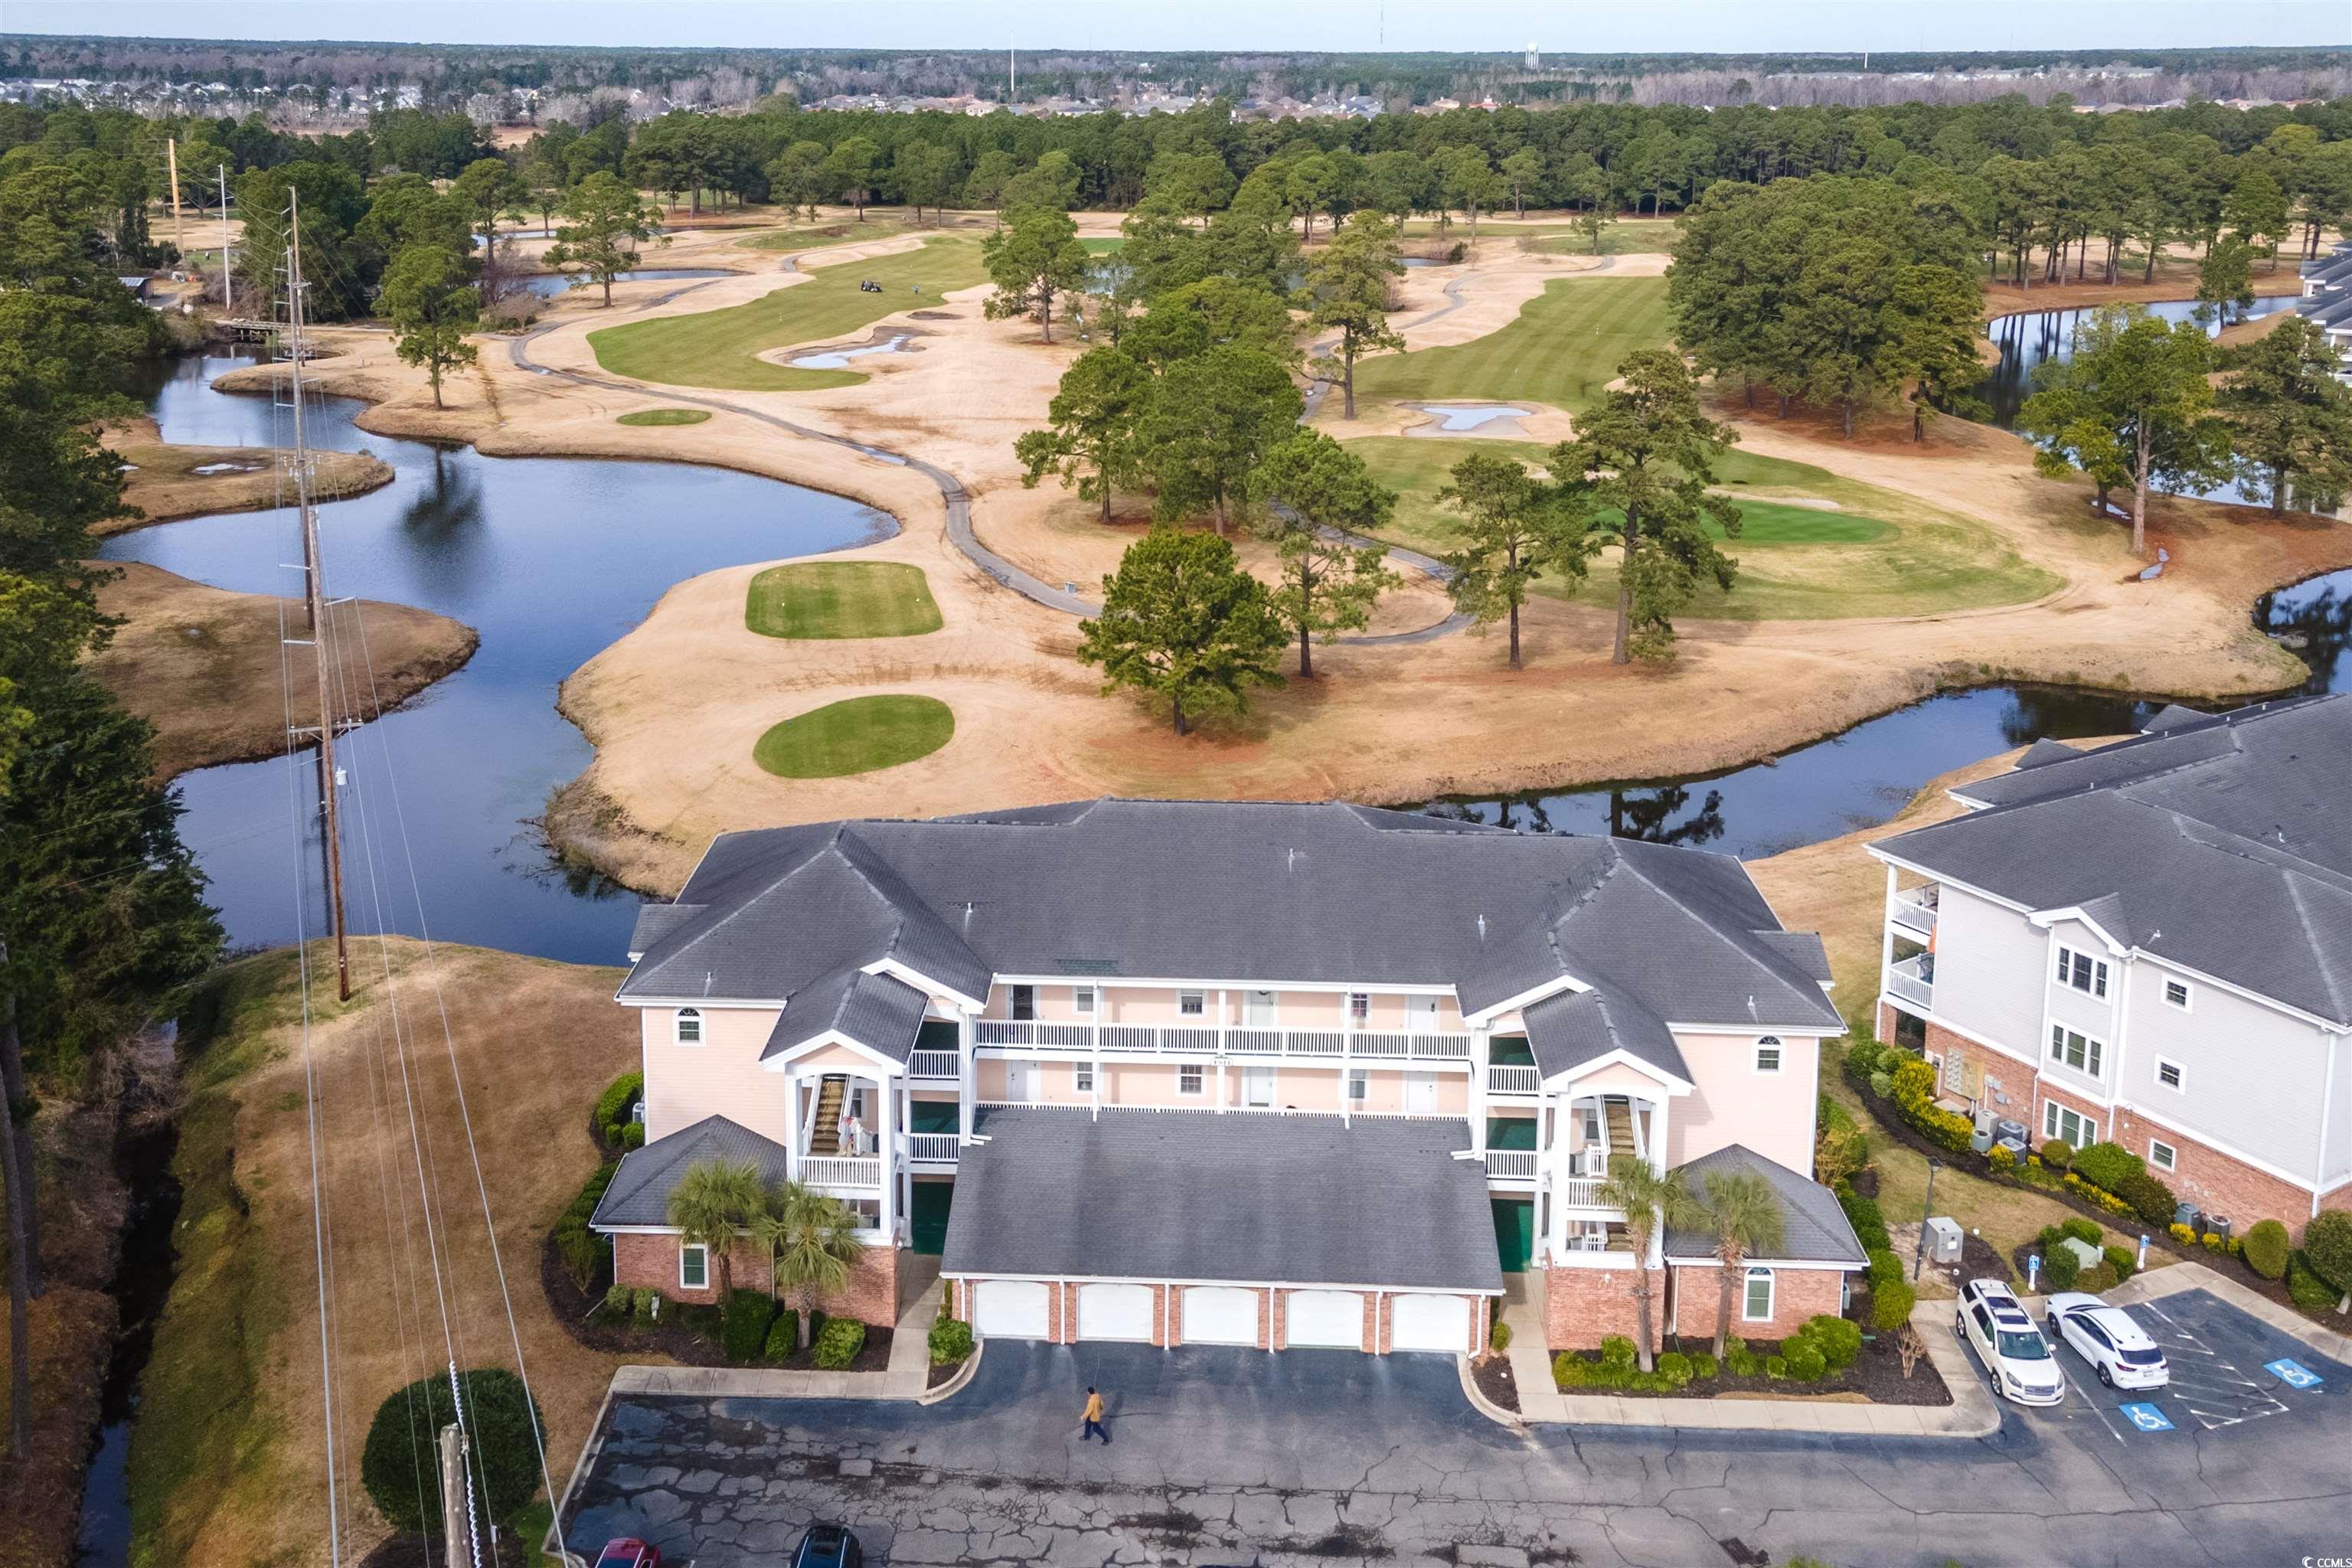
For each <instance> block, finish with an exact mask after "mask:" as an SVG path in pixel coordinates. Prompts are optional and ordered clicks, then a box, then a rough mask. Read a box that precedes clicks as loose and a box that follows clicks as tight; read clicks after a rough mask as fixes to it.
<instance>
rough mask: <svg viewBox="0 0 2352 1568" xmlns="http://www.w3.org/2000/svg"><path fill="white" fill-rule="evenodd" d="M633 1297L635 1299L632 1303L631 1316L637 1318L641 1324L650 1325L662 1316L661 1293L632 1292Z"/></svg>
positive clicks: (647, 1291)
mask: <svg viewBox="0 0 2352 1568" xmlns="http://www.w3.org/2000/svg"><path fill="white" fill-rule="evenodd" d="M632 1297H633V1299H632V1300H631V1302H630V1306H629V1311H630V1315H631V1316H633V1317H635V1319H636V1320H637V1321H639V1322H641V1323H650V1322H652V1321H654V1320H655V1319H656V1318H657V1317H659V1316H661V1292H660V1291H658V1290H637V1291H634V1292H632Z"/></svg>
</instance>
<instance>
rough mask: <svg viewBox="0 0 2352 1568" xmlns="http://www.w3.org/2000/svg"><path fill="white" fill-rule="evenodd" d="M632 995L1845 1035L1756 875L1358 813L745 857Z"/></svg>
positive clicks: (1119, 818)
mask: <svg viewBox="0 0 2352 1568" xmlns="http://www.w3.org/2000/svg"><path fill="white" fill-rule="evenodd" d="M679 902H680V904H681V905H687V906H694V912H692V913H690V914H687V915H684V916H680V917H677V918H675V919H674V921H671V922H668V923H667V925H666V926H664V927H663V928H662V929H660V930H659V931H657V932H656V933H655V937H654V940H653V941H652V942H650V943H649V945H647V946H646V947H645V948H644V949H643V950H642V952H643V954H644V956H643V957H642V959H641V960H640V961H639V962H638V963H637V965H636V967H635V970H634V971H633V972H632V973H631V974H630V976H629V978H628V980H627V982H626V983H625V984H623V986H622V988H621V994H622V995H623V996H625V997H630V996H638V997H647V998H655V997H676V996H685V997H697V996H714V997H716V996H731V997H736V998H740V999H745V1000H766V999H770V998H775V997H782V998H786V999H787V1011H788V1012H789V1010H790V1002H789V999H790V998H791V997H793V995H794V994H796V993H797V992H798V991H800V990H801V989H802V988H803V987H806V986H808V985H810V984H813V983H814V982H816V981H818V980H820V979H822V978H823V977H824V976H826V975H829V974H835V973H839V972H841V971H844V970H851V969H856V968H859V967H862V966H863V965H865V964H867V963H873V962H875V961H876V960H877V959H878V958H882V957H897V958H899V959H901V960H902V961H903V962H905V963H907V964H908V966H909V967H910V968H912V969H913V970H914V971H916V972H917V973H920V974H923V975H926V976H929V977H930V978H932V979H935V980H939V981H941V982H943V983H945V984H950V985H952V986H955V987H957V988H958V989H960V990H961V991H963V992H964V994H969V995H980V994H983V993H984V992H985V990H986V988H987V985H988V983H989V980H990V978H991V976H992V974H1061V973H1070V974H1079V973H1084V974H1103V975H1118V974H1128V975H1136V976H1149V977H1171V976H1176V977H1202V978H1206V977H1220V978H1227V979H1232V980H1255V981H1268V982H1275V983H1280V982H1285V981H1294V982H1321V983H1325V984H1333V983H1342V982H1347V981H1361V980H1366V979H1370V978H1374V977H1377V978H1379V979H1381V980H1384V981H1388V982H1391V983H1394V984H1426V985H1430V986H1433V987H1443V986H1453V987H1454V989H1455V990H1456V992H1457V994H1459V995H1460V996H1461V998H1462V1000H1463V1003H1464V1005H1465V1007H1467V1008H1469V1009H1471V1010H1473V1011H1475V1010H1477V1009H1479V1008H1481V1007H1486V1006H1492V1005H1496V1004H1497V1003H1500V1002H1503V1001H1505V1000H1507V999H1508V998H1510V997H1512V996H1515V995H1518V994H1523V993H1525V992H1527V991H1529V990H1533V989H1536V988H1538V986H1541V985H1544V984H1549V983H1551V982H1555V981H1557V980H1559V979H1560V978H1561V977H1563V976H1573V977H1575V978H1576V979H1578V980H1580V981H1582V982H1584V983H1586V984H1592V985H1595V986H1599V987H1602V988H1604V989H1608V990H1610V991H1612V993H1615V994H1620V995H1622V996H1624V997H1625V998H1627V999H1628V1000H1630V1001H1633V1002H1636V1003H1638V1004H1639V1005H1642V1006H1643V1007H1646V1008H1648V1009H1649V1010H1650V1011H1651V1012H1652V1013H1653V1014H1654V1015H1655V1016H1658V1017H1660V1018H1663V1019H1665V1020H1668V1021H1671V1022H1674V1023H1716V1024H1737V1025H1740V1026H1746V1025H1748V1024H1751V1023H1752V1024H1755V1025H1758V1026H1780V1027H1786V1028H1802V1027H1807V1026H1812V1027H1827V1028H1832V1029H1833V1028H1836V1027H1838V1026H1839V1020H1838V1016H1837V1014H1836V1011H1835V1010H1834V1009H1833V1008H1832V1007H1831V1006H1830V1005H1829V1003H1828V1000H1827V998H1826V997H1825V996H1824V995H1823V994H1822V989H1821V984H1820V979H1821V974H1820V966H1819V964H1818V963H1817V962H1815V961H1814V959H1813V958H1812V956H1811V952H1810V950H1809V949H1807V948H1806V947H1804V946H1802V945H1801V944H1792V943H1791V942H1789V941H1788V933H1786V932H1784V931H1782V930H1781V928H1780V922H1779V921H1778V920H1777V919H1775V918H1774V916H1773V914H1772V911H1771V910H1770V909H1769V907H1768V906H1767V905H1766V904H1765V902H1764V900H1763V897H1762V895H1761V894H1759V892H1758V891H1757V890H1756V887H1755V884H1754V883H1753V882H1751V881H1750V880H1749V879H1748V872H1747V870H1746V868H1744V867H1742V866H1741V865H1740V864H1739V862H1738V861H1737V860H1735V859H1733V858H1730V857H1728V856H1722V855H1714V854H1708V853H1706V852H1704V851H1699V850H1694V849H1683V848H1675V847H1665V846H1660V845H1650V844H1641V843H1635V842H1632V841H1629V840H1623V839H1610V838H1591V837H1548V836H1528V835H1521V834H1517V833H1514V832H1511V831H1509V830H1507V829H1504V828H1496V827H1488V826H1482V825H1479V824H1475V823H1465V822H1455V821H1445V820H1441V819H1438V818H1434V817H1427V816H1415V815H1412V814H1410V813H1403V812H1392V811H1381V810H1376V809H1373V808H1370V807H1365V806H1356V805H1339V804H1331V805H1277V804H1250V803H1223V802H1197V801H1129V800H1115V799H1113V800H1098V801H1086V802H1074V803H1068V804H1065V805H1052V806H1039V807H1030V808H1024V809H1022V810H1017V811H1008V812H999V813H990V814H986V815H977V816H961V817H949V818H941V819H939V820H937V821H930V822H896V821H859V822H843V823H826V824H819V825H814V826H803V827H786V828H773V829H767V830H763V831H758V832H749V833H731V834H728V835H725V836H724V837H720V838H719V840H718V841H717V842H715V843H714V844H713V845H712V846H711V847H710V850H709V854H708V855H706V856H705V857H704V858H703V861H702V864H701V865H700V866H699V867H698V868H697V869H696V871H695V873H694V875H693V877H692V878H691V879H689V880H688V883H687V886H686V887H685V889H682V891H681V893H680V895H679Z"/></svg>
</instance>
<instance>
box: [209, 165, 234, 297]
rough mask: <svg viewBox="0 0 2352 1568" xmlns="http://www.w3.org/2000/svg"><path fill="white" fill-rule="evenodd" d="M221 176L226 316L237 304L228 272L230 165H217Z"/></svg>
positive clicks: (222, 286) (223, 290)
mask: <svg viewBox="0 0 2352 1568" xmlns="http://www.w3.org/2000/svg"><path fill="white" fill-rule="evenodd" d="M213 167H214V168H215V170H217V171H218V172H219V174H220V196H221V313H222V314H224V315H226V314H227V313H228V310H229V309H230V308H231V307H232V306H234V305H235V304H236V294H235V292H234V289H235V288H236V285H235V284H233V283H231V282H230V281H229V270H228V165H227V164H226V163H215V164H214V165H213Z"/></svg>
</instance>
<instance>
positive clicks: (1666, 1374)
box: [1658, 1351, 1694, 1388]
mask: <svg viewBox="0 0 2352 1568" xmlns="http://www.w3.org/2000/svg"><path fill="white" fill-rule="evenodd" d="M1693 1371H1694V1369H1693V1368H1692V1366H1691V1358H1690V1357H1688V1356H1686V1355H1685V1354H1683V1352H1680V1351H1668V1352H1666V1353H1665V1354H1664V1355H1662V1356H1660V1357H1659V1358H1658V1375H1659V1376H1661V1377H1663V1378H1664V1379H1665V1380H1666V1382H1667V1383H1668V1384H1670V1385H1671V1386H1673V1387H1675V1388H1680V1387H1682V1386H1683V1384H1686V1383H1688V1382H1689V1381H1690V1380H1691V1377H1692V1375H1693Z"/></svg>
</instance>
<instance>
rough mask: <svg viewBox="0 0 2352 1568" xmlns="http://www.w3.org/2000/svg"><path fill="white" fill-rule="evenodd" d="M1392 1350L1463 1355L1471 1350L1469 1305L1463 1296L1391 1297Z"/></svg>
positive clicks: (1390, 1343)
mask: <svg viewBox="0 0 2352 1568" xmlns="http://www.w3.org/2000/svg"><path fill="white" fill-rule="evenodd" d="M1389 1308H1390V1310H1391V1313H1392V1314H1393V1315H1392V1316H1391V1318H1390V1319H1389V1348H1390V1349H1391V1350H1398V1351H1444V1352H1445V1353H1446V1354H1448V1355H1460V1354H1462V1353H1463V1352H1465V1351H1467V1350H1468V1349H1469V1348H1470V1301H1469V1299H1468V1298H1467V1297H1464V1296H1392V1297H1391V1298H1390V1299H1389Z"/></svg>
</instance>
